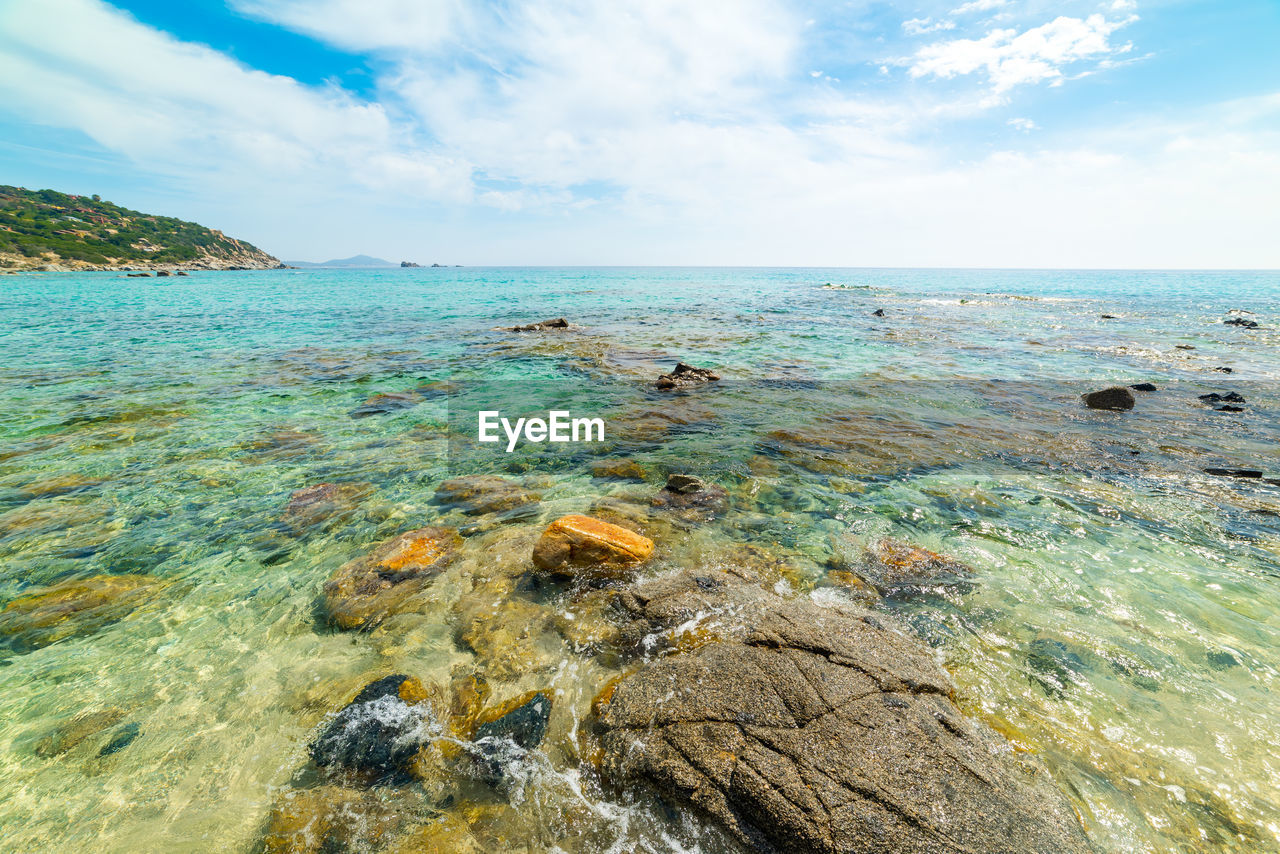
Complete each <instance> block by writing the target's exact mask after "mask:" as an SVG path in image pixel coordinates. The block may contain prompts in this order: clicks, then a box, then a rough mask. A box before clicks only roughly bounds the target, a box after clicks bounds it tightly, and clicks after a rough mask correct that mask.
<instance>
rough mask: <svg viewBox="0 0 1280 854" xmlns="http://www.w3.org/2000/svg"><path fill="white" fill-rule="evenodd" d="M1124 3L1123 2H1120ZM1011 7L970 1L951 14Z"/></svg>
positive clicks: (1004, 1) (1005, 1)
mask: <svg viewBox="0 0 1280 854" xmlns="http://www.w3.org/2000/svg"><path fill="white" fill-rule="evenodd" d="M1120 2H1123V0H1120ZM1007 5H1009V0H970V2H968V3H965V4H964V5H963V6H958V7H956V8H955V9H952V10H951V12H950V13H949V14H952V15H968V14H971V13H973V12H990V11H991V10H992V9H999V8H1001V7H1003V6H1007Z"/></svg>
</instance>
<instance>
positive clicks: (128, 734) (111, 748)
mask: <svg viewBox="0 0 1280 854" xmlns="http://www.w3.org/2000/svg"><path fill="white" fill-rule="evenodd" d="M141 734H142V727H140V726H139V725H138V724H136V723H127V724H125V725H124V726H122V727H120V730H119V731H118V732H117V733H116V734H115V735H114V736H112V737H111V740H110V741H108V742H107V743H106V744H104V745H102V749H101V750H99V751H98V757H99V758H101V757H103V756H110V755H111V754H113V753H119V752H120V751H121V750H124V749H125V748H126V747H128V746H129V745H131V744H133V741H134V739H136V738H137V737H138V736H139V735H141Z"/></svg>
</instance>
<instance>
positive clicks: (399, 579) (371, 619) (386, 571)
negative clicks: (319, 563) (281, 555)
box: [324, 526, 462, 629]
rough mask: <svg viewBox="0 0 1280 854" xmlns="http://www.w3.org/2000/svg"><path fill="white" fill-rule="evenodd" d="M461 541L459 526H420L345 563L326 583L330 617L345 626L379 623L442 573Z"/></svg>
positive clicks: (352, 626) (366, 625) (326, 598)
mask: <svg viewBox="0 0 1280 854" xmlns="http://www.w3.org/2000/svg"><path fill="white" fill-rule="evenodd" d="M461 544H462V537H460V536H459V535H458V532H457V530H456V529H454V528H446V527H438V526H431V527H426V528H419V529H417V530H416V531H409V532H407V533H404V534H401V535H400V536H398V537H395V538H394V539H391V540H388V541H387V542H385V543H383V544H382V545H380V546H378V548H376V549H374V550H373V551H372V552H371V553H369V554H368V555H365V556H364V557H362V558H357V559H356V560H353V561H349V562H348V563H346V564H343V566H342V567H341V568H339V569H338V571H337V572H335V573H334V574H333V577H332V578H330V579H329V580H328V581H327V582H325V585H324V598H325V607H326V608H327V609H328V612H329V617H330V619H332V620H333V621H334V622H335V623H336V624H337V625H338V626H340V627H341V628H344V629H356V628H369V627H371V626H374V625H376V624H377V623H378V622H380V621H381V620H383V619H384V618H385V617H387V616H388V615H390V614H393V613H395V612H396V610H397V609H398V608H399V607H400V606H401V605H402V604H403V603H404V602H405V600H407V599H408V598H409V597H411V596H413V595H414V594H415V593H417V592H418V591H420V590H422V589H423V588H424V587H425V586H426V585H427V584H428V583H429V582H430V581H431V580H432V579H433V578H435V577H436V576H437V575H439V574H440V572H441V571H442V570H443V569H444V568H445V567H446V566H448V565H449V563H450V562H451V561H452V560H453V558H454V557H455V556H456V555H457V552H458V547H459V546H460V545H461Z"/></svg>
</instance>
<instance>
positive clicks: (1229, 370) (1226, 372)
mask: <svg viewBox="0 0 1280 854" xmlns="http://www.w3.org/2000/svg"><path fill="white" fill-rule="evenodd" d="M1214 370H1215V371H1217V372H1218V373H1220V374H1230V373H1234V371H1233V370H1232V369H1231V368H1214Z"/></svg>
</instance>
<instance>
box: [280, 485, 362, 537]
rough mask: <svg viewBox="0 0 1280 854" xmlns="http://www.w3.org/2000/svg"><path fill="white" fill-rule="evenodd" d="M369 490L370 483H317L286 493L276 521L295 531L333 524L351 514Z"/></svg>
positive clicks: (300, 532)
mask: <svg viewBox="0 0 1280 854" xmlns="http://www.w3.org/2000/svg"><path fill="white" fill-rule="evenodd" d="M372 491H373V484H371V483H317V484H316V485H315V486H308V487H304V488H303V489H299V490H295V491H294V492H293V494H291V495H290V496H289V503H288V504H286V505H285V508H284V513H283V514H282V515H281V517H280V521H281V522H283V523H284V525H285V526H286V527H288V528H289V529H290V530H291V531H293V532H294V533H295V534H303V533H306V532H308V531H309V530H312V529H325V528H329V527H332V526H334V525H337V524H339V523H341V522H343V521H346V520H347V519H349V518H351V516H352V515H353V514H354V513H355V511H356V509H357V508H358V507H359V506H360V502H361V501H362V500H363V499H364V498H365V496H367V495H368V494H369V493H370V492H372Z"/></svg>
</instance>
